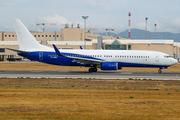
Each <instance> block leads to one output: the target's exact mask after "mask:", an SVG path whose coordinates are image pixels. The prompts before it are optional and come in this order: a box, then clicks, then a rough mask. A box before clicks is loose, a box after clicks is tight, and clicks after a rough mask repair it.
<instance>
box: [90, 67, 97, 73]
mask: <svg viewBox="0 0 180 120" xmlns="http://www.w3.org/2000/svg"><path fill="white" fill-rule="evenodd" d="M89 72H90V73H91V72H97V68H96V67H91V68H89Z"/></svg>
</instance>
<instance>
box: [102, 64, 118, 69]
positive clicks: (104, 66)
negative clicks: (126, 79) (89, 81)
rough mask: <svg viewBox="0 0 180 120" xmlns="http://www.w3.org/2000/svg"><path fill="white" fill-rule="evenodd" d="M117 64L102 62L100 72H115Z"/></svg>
mask: <svg viewBox="0 0 180 120" xmlns="http://www.w3.org/2000/svg"><path fill="white" fill-rule="evenodd" d="M117 69H118V63H117V62H102V63H101V70H117Z"/></svg>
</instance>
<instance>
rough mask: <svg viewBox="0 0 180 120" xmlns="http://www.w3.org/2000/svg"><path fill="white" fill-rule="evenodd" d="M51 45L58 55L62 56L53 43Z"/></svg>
mask: <svg viewBox="0 0 180 120" xmlns="http://www.w3.org/2000/svg"><path fill="white" fill-rule="evenodd" d="M53 47H54V50H55V52H56V54H57V55H58V56H63V55H62V54H61V53H60V51H59V50H58V49H57V47H56V46H55V45H54V44H53Z"/></svg>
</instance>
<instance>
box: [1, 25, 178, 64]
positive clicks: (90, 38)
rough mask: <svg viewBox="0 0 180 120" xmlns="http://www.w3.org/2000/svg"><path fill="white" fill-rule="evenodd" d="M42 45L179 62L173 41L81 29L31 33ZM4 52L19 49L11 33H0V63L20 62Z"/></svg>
mask: <svg viewBox="0 0 180 120" xmlns="http://www.w3.org/2000/svg"><path fill="white" fill-rule="evenodd" d="M31 34H32V35H33V36H34V37H35V39H36V40H37V41H38V42H39V43H40V44H43V45H46V46H49V47H52V44H55V45H56V46H57V47H58V48H61V49H80V46H82V47H83V49H105V50H151V51H160V52H164V53H167V54H169V55H170V56H174V57H175V58H177V59H178V60H179V58H180V55H179V54H180V43H177V42H174V40H143V39H141V40H135V39H126V38H120V37H109V36H101V35H98V34H92V33H90V32H85V31H84V29H81V28H63V29H61V33H60V32H31ZM5 48H12V49H19V46H18V42H17V37H16V33H15V32H0V60H1V61H4V60H22V59H23V58H22V57H20V56H17V53H16V52H13V51H10V50H7V49H5Z"/></svg>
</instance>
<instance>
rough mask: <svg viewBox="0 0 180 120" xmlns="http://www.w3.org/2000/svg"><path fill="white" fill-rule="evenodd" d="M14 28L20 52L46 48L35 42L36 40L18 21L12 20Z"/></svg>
mask: <svg viewBox="0 0 180 120" xmlns="http://www.w3.org/2000/svg"><path fill="white" fill-rule="evenodd" d="M14 26H15V31H16V35H17V39H18V43H19V49H20V50H25V51H33V50H41V49H45V48H47V47H46V46H43V45H41V44H40V43H38V42H37V41H36V39H35V38H34V37H33V36H32V34H31V33H30V32H29V30H28V29H27V28H26V27H25V26H24V24H23V23H22V22H21V21H20V20H19V19H15V20H14Z"/></svg>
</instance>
